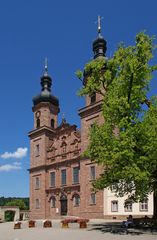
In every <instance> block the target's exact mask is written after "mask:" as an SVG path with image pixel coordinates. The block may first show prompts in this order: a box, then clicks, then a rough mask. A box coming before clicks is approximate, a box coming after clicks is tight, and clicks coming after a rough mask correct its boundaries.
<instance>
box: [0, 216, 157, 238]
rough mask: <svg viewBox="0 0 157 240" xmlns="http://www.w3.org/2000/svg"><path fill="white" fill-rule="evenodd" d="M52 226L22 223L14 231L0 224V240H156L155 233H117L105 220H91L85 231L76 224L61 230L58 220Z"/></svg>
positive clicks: (12, 225) (11, 225) (4, 224)
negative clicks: (32, 225)
mask: <svg viewBox="0 0 157 240" xmlns="http://www.w3.org/2000/svg"><path fill="white" fill-rule="evenodd" d="M52 224H53V227H52V228H43V227H42V221H37V225H36V227H35V228H28V223H27V222H23V223H22V228H21V229H14V223H13V222H7V223H0V240H54V239H55V240H66V239H67V240H88V239H89V240H105V239H106V240H126V239H127V240H147V239H148V240H157V232H156V233H153V234H152V233H150V232H146V233H140V232H138V231H137V232H131V233H129V234H126V233H125V232H121V231H120V232H119V231H117V230H118V229H119V228H117V226H116V225H115V226H114V227H112V228H110V227H109V226H108V225H106V224H109V222H106V220H100V221H99V220H92V221H90V223H89V224H88V228H87V229H79V228H78V224H77V223H73V224H70V227H69V229H62V228H61V225H60V221H59V220H52ZM115 224H116V223H115Z"/></svg>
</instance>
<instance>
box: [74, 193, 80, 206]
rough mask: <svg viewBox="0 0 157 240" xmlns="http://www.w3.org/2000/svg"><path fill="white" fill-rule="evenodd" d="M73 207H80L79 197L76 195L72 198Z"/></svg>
mask: <svg viewBox="0 0 157 240" xmlns="http://www.w3.org/2000/svg"><path fill="white" fill-rule="evenodd" d="M73 205H74V206H75V207H78V206H79V205H80V196H79V195H78V194H74V196H73Z"/></svg>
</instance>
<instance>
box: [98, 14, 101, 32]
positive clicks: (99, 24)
mask: <svg viewBox="0 0 157 240" xmlns="http://www.w3.org/2000/svg"><path fill="white" fill-rule="evenodd" d="M98 33H101V17H100V15H98Z"/></svg>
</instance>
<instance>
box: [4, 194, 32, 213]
mask: <svg viewBox="0 0 157 240" xmlns="http://www.w3.org/2000/svg"><path fill="white" fill-rule="evenodd" d="M0 206H19V207H20V209H21V210H28V209H29V198H13V197H8V198H5V197H0Z"/></svg>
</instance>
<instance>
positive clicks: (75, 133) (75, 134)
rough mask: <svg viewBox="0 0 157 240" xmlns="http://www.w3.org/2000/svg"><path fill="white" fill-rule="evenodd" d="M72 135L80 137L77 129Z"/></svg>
mask: <svg viewBox="0 0 157 240" xmlns="http://www.w3.org/2000/svg"><path fill="white" fill-rule="evenodd" d="M74 136H75V137H76V138H79V139H80V138H81V134H80V132H79V131H78V130H77V131H75V132H74Z"/></svg>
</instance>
